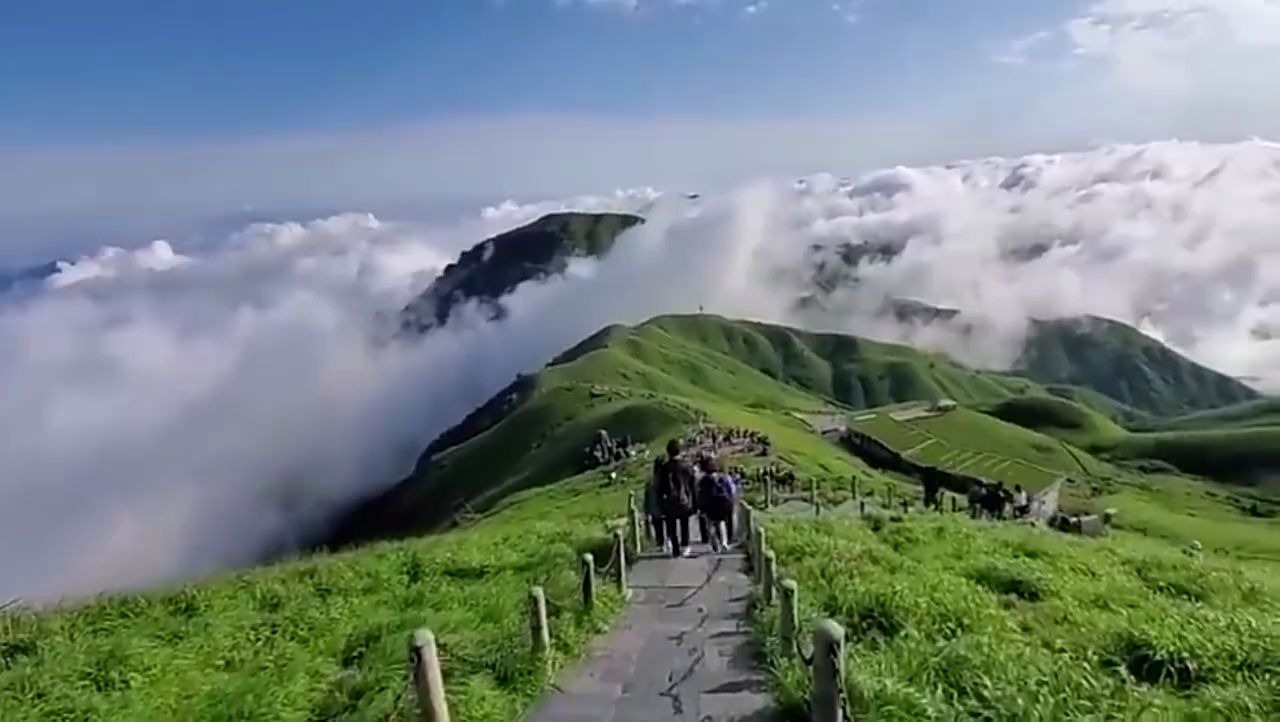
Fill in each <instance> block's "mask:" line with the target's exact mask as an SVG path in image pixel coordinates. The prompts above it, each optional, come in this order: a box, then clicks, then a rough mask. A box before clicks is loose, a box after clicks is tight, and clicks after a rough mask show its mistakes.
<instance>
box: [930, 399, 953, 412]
mask: <svg viewBox="0 0 1280 722" xmlns="http://www.w3.org/2000/svg"><path fill="white" fill-rule="evenodd" d="M958 406H959V404H957V403H956V402H955V401H954V400H952V399H938V400H937V401H935V402H933V406H932V407H931V410H932V411H937V412H938V413H945V412H947V411H955V410H956V408H957V407H958Z"/></svg>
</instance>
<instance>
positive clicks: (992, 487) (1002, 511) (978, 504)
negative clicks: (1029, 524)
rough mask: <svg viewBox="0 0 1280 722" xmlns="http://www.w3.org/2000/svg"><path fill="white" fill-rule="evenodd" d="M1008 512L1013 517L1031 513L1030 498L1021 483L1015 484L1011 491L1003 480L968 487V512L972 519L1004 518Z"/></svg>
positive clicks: (1021, 516)
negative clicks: (983, 517)
mask: <svg viewBox="0 0 1280 722" xmlns="http://www.w3.org/2000/svg"><path fill="white" fill-rule="evenodd" d="M1010 512H1012V514H1013V518H1014V519H1021V518H1023V517H1025V516H1027V515H1028V514H1030V513H1031V501H1030V498H1029V497H1028V496H1027V492H1026V490H1025V489H1023V488H1022V485H1021V484H1015V485H1014V487H1013V491H1012V492H1010V491H1009V489H1008V488H1007V487H1006V486H1005V485H1004V482H1003V481H998V482H996V483H994V484H974V485H973V486H971V487H969V514H970V516H972V517H973V518H974V519H977V518H980V517H982V516H986V517H989V518H991V519H1004V518H1006V516H1007V515H1008V514H1009V513H1010Z"/></svg>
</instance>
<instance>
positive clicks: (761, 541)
mask: <svg viewBox="0 0 1280 722" xmlns="http://www.w3.org/2000/svg"><path fill="white" fill-rule="evenodd" d="M766 536H767V535H766V534H765V529H764V527H763V526H757V527H756V529H755V531H754V532H753V533H752V534H751V540H752V541H751V543H752V544H753V545H754V546H753V547H752V548H751V557H752V558H751V571H752V572H753V573H754V574H753V576H754V577H755V580H756V584H760V583H762V582H763V581H764V551H765V549H768V548H769V543H768V542H767V541H766V540H765V538H766Z"/></svg>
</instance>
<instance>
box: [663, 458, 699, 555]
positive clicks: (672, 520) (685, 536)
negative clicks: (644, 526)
mask: <svg viewBox="0 0 1280 722" xmlns="http://www.w3.org/2000/svg"><path fill="white" fill-rule="evenodd" d="M693 487H694V472H693V465H692V464H690V463H689V462H688V461H687V460H686V459H685V458H684V457H683V456H681V454H680V442H678V441H676V440H675V439H672V440H670V441H668V442H667V458H666V459H663V460H662V472H661V473H660V474H659V475H658V507H659V508H660V509H661V510H662V518H663V522H664V523H665V524H666V532H667V540H668V541H669V542H671V556H673V557H680V556H685V557H687V556H689V554H690V549H689V517H690V516H691V515H692V514H693V512H694V499H695V492H694V488H693Z"/></svg>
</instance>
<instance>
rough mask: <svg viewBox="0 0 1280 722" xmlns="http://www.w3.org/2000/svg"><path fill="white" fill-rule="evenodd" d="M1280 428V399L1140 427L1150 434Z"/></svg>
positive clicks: (1198, 413) (1258, 401) (1237, 405)
mask: <svg viewBox="0 0 1280 722" xmlns="http://www.w3.org/2000/svg"><path fill="white" fill-rule="evenodd" d="M1262 426H1280V399H1276V398H1265V399H1259V400H1257V401H1246V402H1244V403H1240V404H1233V405H1231V406H1226V407H1223V408H1220V409H1211V410H1209V411H1200V412H1197V413H1194V414H1187V415H1185V416H1177V417H1174V418H1171V419H1163V420H1159V421H1152V422H1149V423H1147V424H1143V425H1140V428H1142V429H1143V430H1151V431H1205V430H1215V429H1224V428H1251V427H1262Z"/></svg>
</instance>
